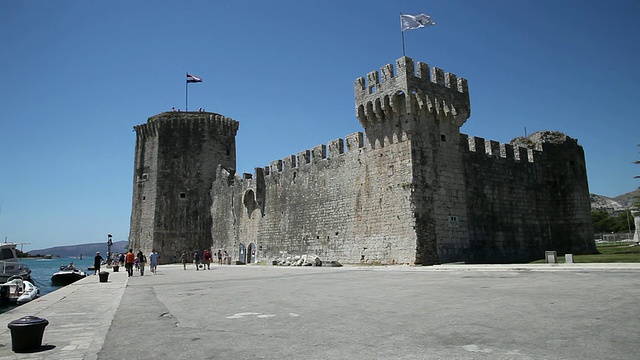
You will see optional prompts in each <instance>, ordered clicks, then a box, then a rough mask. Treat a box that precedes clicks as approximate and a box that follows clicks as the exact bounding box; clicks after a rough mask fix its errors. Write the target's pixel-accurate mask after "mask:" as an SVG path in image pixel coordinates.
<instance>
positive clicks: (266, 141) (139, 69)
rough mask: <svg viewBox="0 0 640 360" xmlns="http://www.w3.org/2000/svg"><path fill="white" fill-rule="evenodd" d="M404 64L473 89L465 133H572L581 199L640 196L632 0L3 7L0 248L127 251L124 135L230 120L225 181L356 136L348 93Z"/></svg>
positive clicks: (128, 174) (116, 2) (131, 137)
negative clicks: (174, 115) (149, 125)
mask: <svg viewBox="0 0 640 360" xmlns="http://www.w3.org/2000/svg"><path fill="white" fill-rule="evenodd" d="M400 12H403V13H410V14H418V13H427V14H430V15H432V17H433V20H434V21H436V23H437V25H436V26H435V27H431V28H426V29H419V30H414V31H408V32H406V33H405V43H406V54H407V56H409V57H412V58H413V59H415V60H416V61H423V62H426V63H429V64H430V65H432V66H437V67H440V68H442V69H444V70H445V71H449V72H452V73H455V74H457V75H458V76H460V77H464V78H466V79H468V81H469V89H470V94H471V106H472V114H471V118H470V119H469V120H468V121H467V123H466V124H465V125H464V126H463V127H462V129H461V131H462V132H463V133H465V134H468V135H470V136H480V137H484V138H486V139H491V140H496V141H500V142H508V141H509V140H511V139H512V138H514V137H516V136H522V135H523V134H524V131H525V128H526V130H527V132H528V133H529V134H530V133H533V132H535V131H540V130H557V131H562V132H564V133H566V134H567V135H569V136H571V137H573V138H576V139H578V141H579V143H580V144H581V145H582V146H583V147H584V150H585V153H586V160H587V171H588V176H589V186H590V191H591V192H593V193H597V194H601V195H606V196H611V197H613V196H617V195H620V194H623V193H626V192H629V191H632V190H634V189H636V188H637V187H638V186H639V185H640V182H639V181H638V180H637V179H633V176H634V175H638V174H640V167H639V166H638V165H634V164H632V162H633V161H634V160H638V159H640V154H639V150H640V148H638V147H637V144H639V143H640V136H638V134H639V133H640V132H639V130H640V125H639V122H638V120H637V116H638V115H637V113H638V109H637V107H638V106H639V103H640V96H639V95H640V81H639V80H638V79H640V66H638V59H639V58H640V25H638V23H637V19H638V18H639V17H640V3H639V2H638V1H622V0H619V1H616V0H614V1H593V0H581V1H573V0H563V1H555V0H536V1H533V0H531V1H529V0H518V1H515V0H486V1H473V0H464V1H463V0H446V1H444V0H442V1H409V0H395V1H392V0H388V1H382V0H357V1H356V0H354V1H346V0H345V1H326V0H324V1H293V0H291V1H286V0H282V1H280V0H272V1H243V0H235V1H211V0H210V1H185V0H182V1H179V0H176V1H168V0H165V1H159V0H155V1H130V0H126V1H124V0H111V1H48V0H47V1H44V0H42V1H23V0H3V1H0V44H2V52H1V54H0V79H2V80H1V81H0V202H1V204H2V210H1V213H0V236H1V237H2V239H0V240H2V241H3V240H4V239H7V240H8V241H12V242H28V243H30V244H29V245H26V246H25V249H26V250H28V249H37V248H45V247H50V246H57V245H67V244H81V243H93V242H100V241H104V242H106V240H107V234H109V233H110V234H113V238H114V240H126V239H127V237H128V233H129V217H130V214H131V192H132V184H133V151H134V145H135V133H134V132H133V130H132V128H133V126H135V125H138V124H141V123H144V122H146V120H147V118H148V117H150V116H152V115H155V114H157V113H160V112H162V111H167V110H169V109H171V107H173V106H175V107H176V108H181V109H184V107H185V72H190V73H192V74H194V75H197V76H200V77H202V78H204V82H203V83H200V84H193V85H190V88H189V107H190V108H191V109H197V108H199V107H202V108H204V109H205V110H207V111H212V112H217V113H220V114H223V115H225V116H228V117H231V118H233V119H235V120H238V121H240V129H239V131H238V136H237V149H238V151H237V160H238V172H239V173H242V172H253V169H254V168H255V167H262V166H265V165H268V164H269V163H270V162H271V161H273V160H277V159H281V158H284V157H285V156H287V155H291V154H296V153H297V152H299V151H301V150H304V149H310V148H312V147H313V146H315V145H318V144H326V143H327V142H328V141H330V140H333V139H336V138H340V137H344V136H345V135H347V134H350V133H353V132H356V131H361V127H360V125H359V123H358V120H357V119H356V117H355V111H354V100H353V81H354V80H355V79H356V78H358V77H360V76H365V75H366V73H367V72H370V71H372V70H378V69H380V67H381V66H383V65H385V64H387V63H394V62H395V60H396V59H398V58H399V57H401V56H402V42H401V33H400V25H399V24H400V21H399V14H400Z"/></svg>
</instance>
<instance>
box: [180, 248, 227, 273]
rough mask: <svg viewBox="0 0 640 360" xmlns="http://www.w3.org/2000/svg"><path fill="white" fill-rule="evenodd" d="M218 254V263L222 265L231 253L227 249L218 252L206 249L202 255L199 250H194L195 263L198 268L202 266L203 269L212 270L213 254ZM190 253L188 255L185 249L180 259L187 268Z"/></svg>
mask: <svg viewBox="0 0 640 360" xmlns="http://www.w3.org/2000/svg"><path fill="white" fill-rule="evenodd" d="M214 255H215V256H217V258H218V264H220V265H222V264H224V263H225V261H226V259H227V258H228V257H229V253H227V251H226V250H224V251H222V250H218V252H217V253H215V254H214V253H212V252H211V249H205V250H204V252H203V253H202V256H200V252H198V250H196V251H194V252H193V264H194V265H195V266H196V270H200V268H201V267H202V269H203V270H205V269H206V270H211V262H212V261H213V256H214ZM188 257H189V255H187V252H186V251H183V252H182V254H181V255H180V261H181V262H182V267H183V268H184V269H185V270H187V261H188Z"/></svg>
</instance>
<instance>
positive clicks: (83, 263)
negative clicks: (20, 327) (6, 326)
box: [0, 256, 94, 313]
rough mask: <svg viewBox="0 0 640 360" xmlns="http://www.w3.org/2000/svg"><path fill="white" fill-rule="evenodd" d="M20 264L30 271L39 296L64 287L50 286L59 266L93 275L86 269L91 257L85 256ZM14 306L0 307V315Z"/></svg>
mask: <svg viewBox="0 0 640 360" xmlns="http://www.w3.org/2000/svg"><path fill="white" fill-rule="evenodd" d="M21 262H22V263H23V264H25V265H27V266H28V267H29V269H31V281H33V284H34V285H35V286H36V287H37V288H38V289H40V296H43V295H45V294H48V293H50V292H52V291H55V290H57V289H60V288H61V287H63V286H65V285H52V284H51V276H53V274H54V273H55V272H57V271H59V270H60V266H62V265H65V266H66V265H69V263H73V265H74V266H75V267H76V268H77V269H80V270H82V271H84V272H86V273H87V276H89V275H93V273H94V272H93V271H88V270H87V268H89V267H90V266H93V257H92V256H87V257H83V258H82V259H80V258H55V259H21ZM15 306H16V305H0V313H3V312H6V311H8V310H11V309H13V308H14V307H15Z"/></svg>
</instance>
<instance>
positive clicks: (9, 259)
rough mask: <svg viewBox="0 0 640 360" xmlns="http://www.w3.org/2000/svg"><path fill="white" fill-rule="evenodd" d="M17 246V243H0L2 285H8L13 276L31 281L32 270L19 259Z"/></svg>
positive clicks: (0, 278) (0, 281)
mask: <svg viewBox="0 0 640 360" xmlns="http://www.w3.org/2000/svg"><path fill="white" fill-rule="evenodd" d="M17 246H18V244H16V243H0V284H4V283H6V282H7V281H8V280H9V278H11V277H12V276H20V277H21V278H22V279H23V280H30V279H31V270H30V269H29V267H28V266H27V265H25V264H23V263H21V262H20V259H18V255H17V254H16V247H17Z"/></svg>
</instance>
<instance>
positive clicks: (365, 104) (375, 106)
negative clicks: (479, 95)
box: [354, 56, 471, 129]
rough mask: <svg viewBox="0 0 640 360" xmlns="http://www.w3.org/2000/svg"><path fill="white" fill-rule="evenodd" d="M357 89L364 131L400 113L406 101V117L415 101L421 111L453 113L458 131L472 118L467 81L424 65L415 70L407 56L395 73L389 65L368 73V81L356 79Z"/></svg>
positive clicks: (360, 118) (357, 111)
mask: <svg viewBox="0 0 640 360" xmlns="http://www.w3.org/2000/svg"><path fill="white" fill-rule="evenodd" d="M416 67H417V73H416ZM380 74H382V79H381V78H380V77H381V76H380ZM354 87H355V103H356V116H357V117H358V120H359V121H360V124H361V125H362V126H363V127H364V128H365V129H366V128H367V126H368V125H369V124H370V123H371V122H375V121H382V120H384V119H385V118H387V117H389V116H390V115H391V114H392V113H399V111H400V106H401V104H400V102H401V101H403V100H404V102H405V104H404V108H405V109H406V112H407V113H411V112H412V109H413V107H414V105H413V101H417V105H418V106H419V107H420V108H424V107H425V106H426V107H427V109H428V111H429V112H432V111H434V110H436V111H438V112H440V111H441V110H446V111H450V112H451V113H452V114H453V115H454V118H455V119H456V122H457V125H458V127H460V126H462V124H464V122H465V121H466V120H467V119H468V118H469V115H470V114H471V104H470V101H469V86H468V83H467V80H466V79H464V78H458V77H457V76H456V75H455V74H452V73H445V72H444V70H442V69H439V68H436V67H433V68H430V66H429V64H425V63H423V62H418V63H417V66H415V65H414V62H413V59H411V58H409V57H406V56H404V57H401V58H400V59H398V60H396V67H395V71H394V67H393V65H392V64H387V65H385V66H383V67H382V68H381V71H380V72H378V71H372V72H370V73H368V74H367V78H366V79H365V78H364V77H360V78H358V79H356V81H355V86H354Z"/></svg>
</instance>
